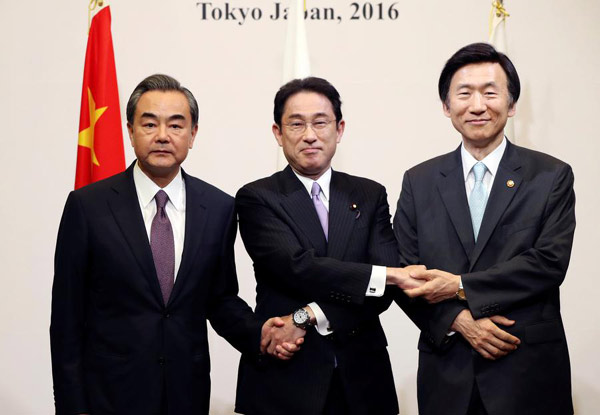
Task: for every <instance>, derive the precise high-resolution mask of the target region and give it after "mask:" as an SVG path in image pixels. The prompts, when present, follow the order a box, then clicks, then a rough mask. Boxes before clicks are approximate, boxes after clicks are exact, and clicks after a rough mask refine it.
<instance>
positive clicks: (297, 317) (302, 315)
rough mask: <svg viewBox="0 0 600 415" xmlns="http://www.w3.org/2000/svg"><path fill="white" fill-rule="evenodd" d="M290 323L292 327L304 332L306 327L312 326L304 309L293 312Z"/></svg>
mask: <svg viewBox="0 0 600 415" xmlns="http://www.w3.org/2000/svg"><path fill="white" fill-rule="evenodd" d="M292 323H294V326H296V327H299V328H301V329H302V330H306V329H307V328H308V326H312V325H313V324H312V323H311V321H310V314H308V311H306V310H305V309H304V308H299V309H298V310H296V311H294V314H292Z"/></svg>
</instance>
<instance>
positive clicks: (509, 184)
mask: <svg viewBox="0 0 600 415" xmlns="http://www.w3.org/2000/svg"><path fill="white" fill-rule="evenodd" d="M506 186H508V187H511V188H512V187H515V182H514V181H512V180H507V181H506Z"/></svg>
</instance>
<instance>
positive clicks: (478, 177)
mask: <svg viewBox="0 0 600 415" xmlns="http://www.w3.org/2000/svg"><path fill="white" fill-rule="evenodd" d="M486 170H487V167H486V165H485V164H483V163H482V162H480V161H478V162H477V163H475V165H474V166H473V174H474V175H475V181H476V182H480V181H482V180H483V176H484V174H485V171H486Z"/></svg>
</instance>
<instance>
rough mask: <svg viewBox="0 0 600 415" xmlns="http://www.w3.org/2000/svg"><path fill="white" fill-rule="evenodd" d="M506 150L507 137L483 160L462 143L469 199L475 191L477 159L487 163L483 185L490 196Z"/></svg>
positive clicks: (464, 172) (463, 164)
mask: <svg viewBox="0 0 600 415" xmlns="http://www.w3.org/2000/svg"><path fill="white" fill-rule="evenodd" d="M504 150H506V137H504V138H503V139H502V142H501V143H500V145H499V146H498V147H496V149H495V150H494V151H492V152H491V153H490V154H488V155H487V156H485V158H484V159H483V160H477V159H476V158H475V157H473V156H472V155H471V153H469V152H468V151H467V150H466V149H465V145H464V144H461V146H460V155H461V158H462V166H463V174H464V177H465V190H466V191H467V200H469V197H470V196H471V192H472V191H473V187H475V173H473V166H474V165H475V163H477V161H481V162H482V163H483V164H485V167H487V170H486V171H485V174H484V175H483V186H484V188H485V191H486V194H487V195H488V196H489V195H490V192H491V191H492V185H493V184H494V178H495V177H496V173H498V166H499V165H500V160H502V156H503V155H504Z"/></svg>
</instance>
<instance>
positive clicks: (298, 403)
mask: <svg viewBox="0 0 600 415" xmlns="http://www.w3.org/2000/svg"><path fill="white" fill-rule="evenodd" d="M274 121H275V122H274V124H273V127H272V131H273V134H274V136H275V139H276V140H277V142H278V143H279V145H280V146H281V147H283V152H284V154H285V157H286V159H287V161H288V163H289V166H288V167H286V168H285V169H284V170H283V171H281V172H278V173H275V174H273V175H272V176H270V177H267V178H264V179H261V180H258V181H255V182H253V183H250V184H247V185H245V186H244V187H243V188H242V189H240V190H239V191H238V194H237V196H236V206H237V209H238V214H239V221H240V234H241V236H242V239H243V241H244V244H245V246H246V250H247V251H248V253H249V255H250V257H251V258H252V260H253V262H254V271H255V277H256V281H257V287H256V292H257V297H256V302H257V306H256V313H257V314H258V315H260V316H268V315H285V314H289V313H291V312H292V311H294V310H295V312H294V313H293V317H292V318H291V319H292V320H293V324H294V325H295V326H296V327H297V329H296V330H298V332H300V333H302V334H304V333H306V338H305V339H306V340H305V342H304V344H303V346H302V350H301V351H300V352H298V353H297V354H296V355H295V356H294V358H293V359H291V360H289V361H285V362H281V361H277V360H273V359H264V360H262V361H256V360H255V359H253V358H252V356H248V355H243V356H242V361H241V362H240V369H239V375H238V389H237V400H236V411H238V412H240V413H244V414H251V415H255V414H256V415H258V414H284V413H285V414H289V415H317V414H319V415H321V414H327V415H331V414H344V415H352V414H357V415H358V414H361V415H362V414H379V415H393V414H397V413H398V401H397V398H396V390H395V386H394V379H393V376H392V369H391V366H390V360H389V356H388V353H387V349H386V346H387V342H386V338H385V334H384V332H383V329H382V327H381V324H380V322H379V313H381V312H382V311H384V310H385V309H386V308H387V307H388V306H389V304H390V302H391V299H392V296H393V295H394V294H395V293H396V290H395V288H396V287H393V286H388V287H387V288H386V284H398V283H399V282H400V283H401V282H403V281H404V282H406V281H409V280H410V277H409V276H408V272H407V271H405V270H403V269H400V268H386V266H394V265H395V264H396V262H397V248H396V241H395V239H394V234H393V232H392V228H391V224H390V213H389V207H388V203H387V195H386V192H385V188H384V187H383V186H381V185H380V184H378V183H376V182H374V181H372V180H368V179H365V178H361V177H356V176H351V175H348V174H345V173H341V172H338V171H334V170H332V168H331V160H332V158H333V156H334V154H335V150H336V146H337V144H338V143H339V142H340V140H341V139H342V135H343V133H344V128H345V126H346V123H345V121H344V119H343V118H342V110H341V100H340V96H339V93H338V91H337V90H336V89H335V88H334V87H333V85H331V84H330V83H329V82H327V81H326V80H324V79H321V78H314V77H311V78H306V79H296V80H293V81H290V82H289V83H287V84H286V85H284V86H282V87H281V88H280V89H279V91H278V92H277V95H276V96H275V102H274ZM399 295H400V296H404V295H403V294H402V293H399ZM404 297H405V296H404ZM405 298H406V299H407V298H408V297H405Z"/></svg>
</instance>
